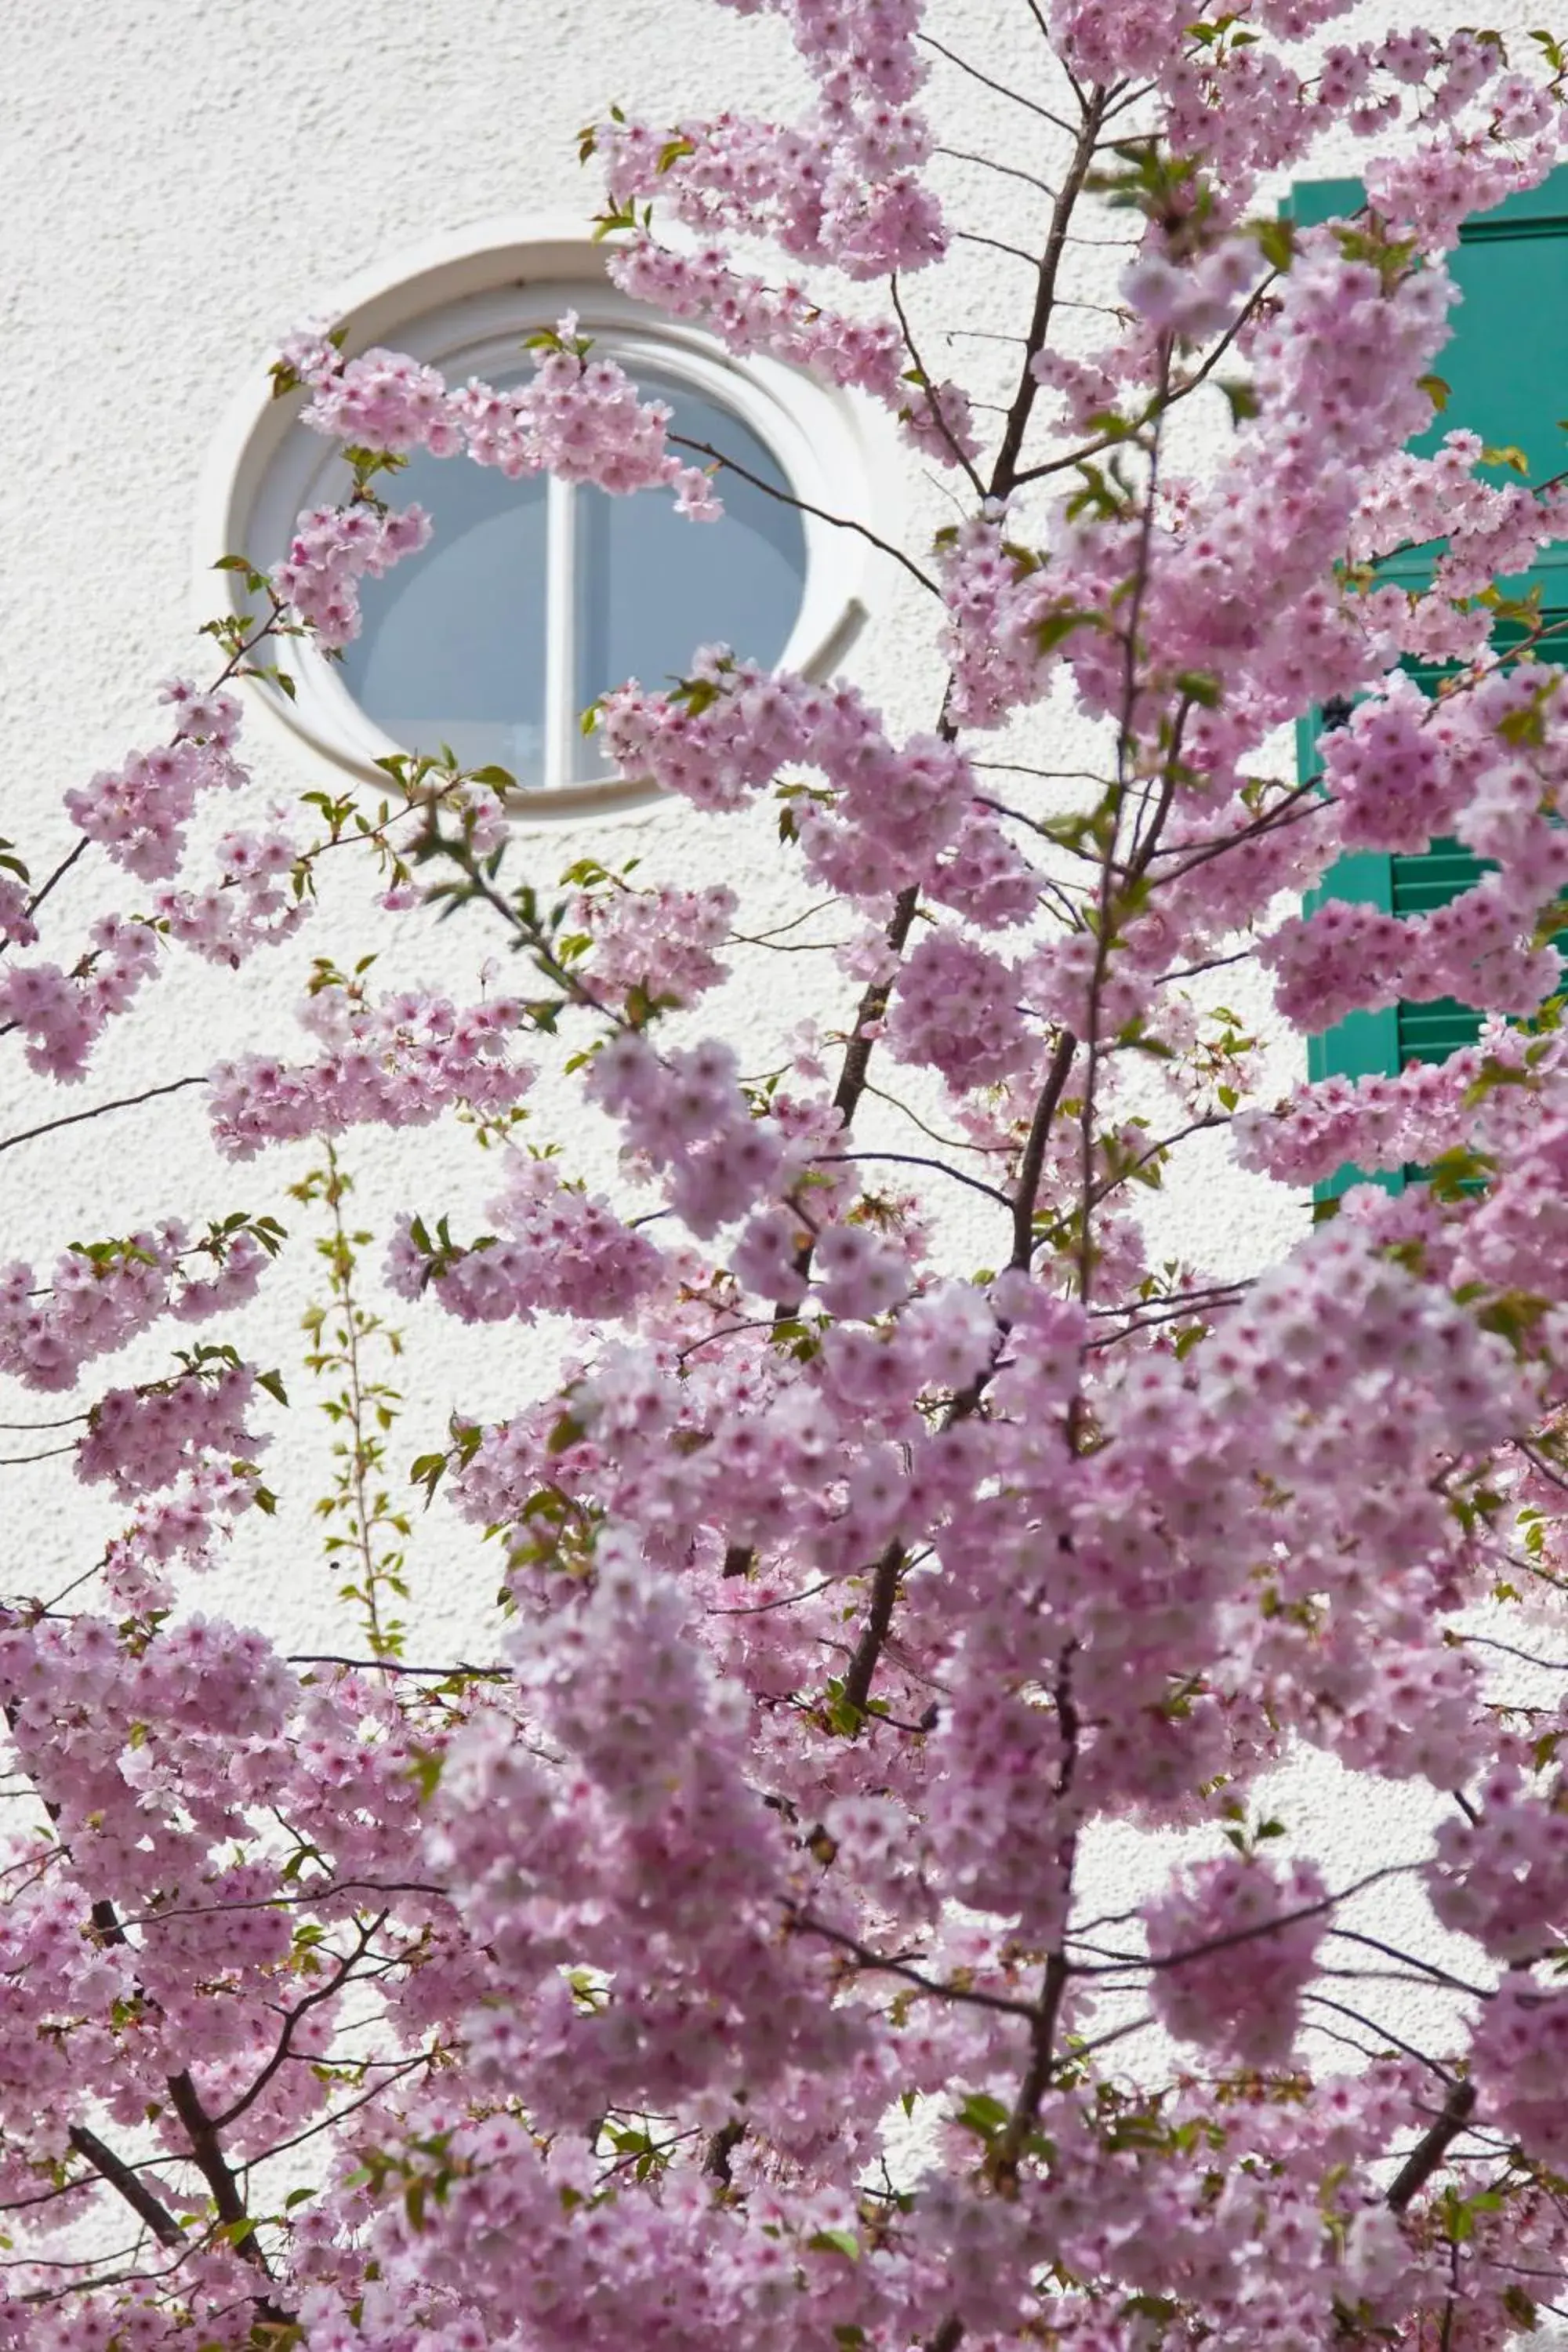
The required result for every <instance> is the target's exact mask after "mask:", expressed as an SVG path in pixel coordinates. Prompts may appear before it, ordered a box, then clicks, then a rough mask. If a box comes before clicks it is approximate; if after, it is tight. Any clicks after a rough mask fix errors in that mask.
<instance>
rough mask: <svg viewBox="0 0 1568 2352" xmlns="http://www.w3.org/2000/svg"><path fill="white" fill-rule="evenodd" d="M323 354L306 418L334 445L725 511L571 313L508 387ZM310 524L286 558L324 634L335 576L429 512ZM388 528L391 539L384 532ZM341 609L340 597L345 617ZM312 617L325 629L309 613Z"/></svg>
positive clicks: (690, 509)
mask: <svg viewBox="0 0 1568 2352" xmlns="http://www.w3.org/2000/svg"><path fill="white" fill-rule="evenodd" d="M325 349H326V352H327V353H328V356H326V357H324V358H322V359H321V361H320V362H319V364H318V366H317V368H316V370H315V372H314V373H313V375H312V379H311V382H312V386H313V393H312V398H311V400H310V405H309V406H308V407H307V409H306V410H305V415H304V421H305V423H306V424H307V425H311V426H313V427H314V429H315V430H316V431H317V432H318V433H322V434H325V435H327V436H330V437H331V438H332V439H334V440H339V441H342V442H344V443H346V444H348V445H349V446H359V447H370V448H374V449H385V450H389V451H391V452H392V453H393V454H394V455H397V456H401V455H405V454H406V452H407V451H409V450H411V449H427V450H428V451H429V452H430V454H431V455H432V457H454V456H456V455H457V454H458V452H459V451H466V453H467V454H468V457H472V458H473V459H474V460H475V462H476V463H477V464H479V465H481V466H496V467H500V471H501V472H502V473H504V474H506V475H508V476H510V477H512V478H516V477H518V476H520V475H524V474H537V473H540V472H542V471H544V470H548V471H549V472H551V473H552V474H555V475H557V476H559V477H560V478H562V479H563V480H566V481H573V482H593V483H596V484H597V486H598V487H599V488H600V489H604V490H614V491H621V492H625V491H631V490H641V489H650V488H658V487H660V486H661V485H669V486H673V487H674V488H675V489H676V490H677V491H678V493H679V499H680V503H681V505H682V507H683V509H684V510H685V511H686V512H687V513H689V514H691V515H693V516H696V517H697V518H699V519H700V520H709V519H710V518H711V517H712V516H714V515H716V514H718V513H719V511H720V509H719V506H718V503H717V501H716V500H715V499H714V498H713V496H712V492H711V487H710V483H709V479H708V477H707V475H706V474H704V473H703V472H702V471H701V470H700V468H699V467H692V466H688V465H686V464H684V463H683V462H682V460H681V459H680V458H679V457H677V456H676V455H675V454H674V453H673V452H672V451H671V450H669V449H668V447H667V446H666V441H665V435H666V429H667V427H668V424H669V416H670V412H669V409H668V406H667V405H666V404H665V403H664V402H663V401H658V400H650V401H645V400H642V399H640V398H639V397H638V394H637V387H636V385H635V384H634V383H632V381H631V378H630V377H629V376H628V375H627V374H626V371H625V370H624V369H623V368H621V367H619V366H617V364H616V362H615V361H614V360H604V359H590V358H588V357H587V356H586V347H585V346H584V347H582V348H579V345H578V341H577V322H576V320H575V318H574V317H568V318H565V319H563V320H562V321H561V325H560V330H559V332H558V334H557V335H555V336H552V337H550V338H548V339H546V341H545V343H544V344H543V346H542V348H539V349H536V350H535V352H534V354H533V361H534V373H533V376H532V378H531V381H530V382H529V383H525V384H521V385H519V386H516V387H513V388H511V389H510V390H498V389H496V388H494V387H492V386H491V385H489V384H485V383H478V382H472V383H468V384H467V385H465V386H464V387H463V388H462V389H461V390H460V391H456V392H455V391H452V390H451V389H449V388H448V386H447V383H446V382H445V379H444V378H443V377H442V376H441V375H439V374H438V373H437V371H436V370H435V369H434V368H430V367H424V366H421V365H420V364H419V363H418V362H416V361H413V360H409V359H405V358H403V357H401V356H400V355H399V354H398V353H397V352H388V351H383V350H380V349H377V350H374V351H369V352H364V353H363V356H362V357H360V358H358V359H353V360H347V361H345V360H343V359H342V357H341V356H340V355H339V354H338V353H337V352H334V351H331V347H330V346H327V347H325ZM362 516H363V518H364V520H363V522H362V521H360V520H359V518H361V517H362ZM306 523H307V524H308V525H309V526H310V534H309V535H308V536H309V543H308V544H307V546H306V547H305V549H304V551H303V552H300V549H299V544H298V542H297V544H296V549H295V550H294V551H291V557H290V561H291V562H298V563H299V564H300V566H301V567H302V584H303V585H304V586H305V587H306V589H307V590H308V592H309V593H310V595H311V596H312V597H316V598H317V599H318V600H319V601H321V602H322V604H323V609H324V610H326V611H327V613H328V615H329V618H328V624H327V625H328V627H329V629H331V630H338V629H339V628H340V622H339V620H338V619H337V618H335V617H332V615H333V614H334V612H335V604H334V599H335V597H336V595H337V592H338V582H339V578H340V574H342V577H343V578H344V579H345V581H352V580H353V579H356V578H357V577H358V576H359V575H360V574H361V573H362V572H363V571H365V570H366V569H371V570H380V569H384V567H385V564H386V563H387V562H394V561H395V559H396V557H397V555H399V554H401V553H405V552H406V551H407V548H408V546H410V545H414V546H417V545H422V544H423V543H424V541H425V539H426V537H427V536H428V533H429V523H428V519H427V518H426V516H424V515H423V514H422V513H421V512H420V510H419V509H417V508H412V507H411V508H410V509H408V512H407V514H406V515H404V516H401V517H400V516H387V517H385V518H382V517H379V516H377V514H376V513H375V512H374V510H371V509H364V508H363V507H360V508H355V507H351V508H348V509H331V508H323V509H321V510H320V511H319V513H317V514H315V515H313V516H310V517H307V518H306ZM351 527H352V528H353V532H354V537H353V541H352V543H351V544H349V545H346V546H345V545H344V544H343V533H344V531H345V530H349V529H350V528H351ZM394 531H395V532H396V533H397V534H398V535H399V538H398V543H397V544H395V545H393V544H391V543H390V542H389V536H388V535H389V534H391V533H393V532H394ZM318 583H319V585H318ZM273 584H274V585H275V586H276V587H277V588H278V590H279V594H280V595H287V596H288V598H289V602H291V603H294V604H298V603H299V597H298V595H297V593H296V592H295V588H294V586H293V584H292V583H291V582H290V583H289V584H284V583H279V580H278V578H277V576H276V575H275V576H274V583H273ZM346 594H347V591H346V590H345V595H346ZM303 609H304V608H303V607H301V610H303ZM348 609H349V606H348V604H345V606H344V612H345V614H346V613H347V611H348ZM307 617H310V618H311V619H312V621H313V625H315V626H316V627H317V628H318V629H320V628H321V625H322V624H321V620H320V619H317V618H315V616H314V614H307ZM345 635H353V627H342V629H341V634H338V635H334V636H331V637H330V638H329V642H335V643H342V638H343V636H345Z"/></svg>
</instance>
